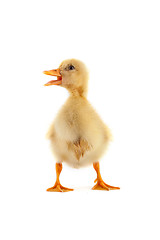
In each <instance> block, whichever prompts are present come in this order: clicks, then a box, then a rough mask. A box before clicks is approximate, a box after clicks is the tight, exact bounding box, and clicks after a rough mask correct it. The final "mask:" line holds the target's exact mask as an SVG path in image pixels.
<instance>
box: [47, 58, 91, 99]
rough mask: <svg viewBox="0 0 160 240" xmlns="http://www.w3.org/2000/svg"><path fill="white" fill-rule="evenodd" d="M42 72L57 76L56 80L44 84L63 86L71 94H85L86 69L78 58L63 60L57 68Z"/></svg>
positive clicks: (86, 82)
mask: <svg viewBox="0 0 160 240" xmlns="http://www.w3.org/2000/svg"><path fill="white" fill-rule="evenodd" d="M44 74H47V75H51V76H57V80H52V81H50V82H48V83H46V84H45V86H50V85H59V86H62V87H65V88H66V89H67V90H68V91H69V92H70V93H71V94H73V95H80V96H85V95H86V93H87V86H88V71H87V68H86V66H85V64H84V63H83V62H81V61H80V60H77V59H68V60H64V61H63V62H62V63H61V64H60V66H59V68H58V69H53V70H49V71H44Z"/></svg>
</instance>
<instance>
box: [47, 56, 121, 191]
mask: <svg viewBox="0 0 160 240" xmlns="http://www.w3.org/2000/svg"><path fill="white" fill-rule="evenodd" d="M44 73H45V74H47V75H51V76H57V80H52V81H50V82H48V83H46V84H45V86H50V85H59V86H62V87H65V88H66V89H67V90H68V91H69V93H70V96H69V98H68V100H67V101H66V103H65V104H64V105H63V107H62V108H61V110H60V112H59V113H58V115H57V117H56V119H55V120H54V122H53V124H51V127H50V129H49V131H48V133H47V137H48V139H49V140H50V143H51V149H52V151H53V153H54V155H55V157H56V175H57V178H56V182H55V185H54V186H53V187H51V188H48V189H47V191H50V192H65V191H72V190H73V189H70V188H66V187H63V186H62V185H61V184H60V180H59V176H60V173H61V171H62V163H63V162H65V163H67V164H69V165H70V166H71V167H75V168H79V167H83V166H87V165H90V164H93V167H94V169H95V171H96V173H97V179H96V180H95V182H96V185H95V186H94V187H93V188H92V189H93V190H107V191H109V190H115V189H120V188H119V187H113V186H110V185H108V184H106V183H105V182H104V181H103V180H102V177H101V174H100V167H99V159H100V157H101V156H102V154H103V153H104V151H105V150H106V148H107V146H108V143H109V141H110V136H111V135H110V132H109V129H108V128H107V126H106V125H105V124H104V123H103V121H102V120H101V119H100V117H99V116H98V114H97V113H96V112H95V110H94V109H93V107H92V106H91V104H90V103H89V102H88V101H87V98H86V94H87V85H88V71H87V69H86V66H85V65H84V64H83V63H82V62H81V61H79V60H76V59H69V60H65V61H63V62H62V63H61V64H60V66H59V68H58V69H55V70H50V71H44Z"/></svg>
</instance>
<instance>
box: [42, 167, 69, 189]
mask: <svg viewBox="0 0 160 240" xmlns="http://www.w3.org/2000/svg"><path fill="white" fill-rule="evenodd" d="M61 171H62V163H56V175H57V177H56V182H55V184H54V186H53V187H51V188H48V189H47V191H48V192H68V191H73V189H70V188H66V187H63V186H62V185H61V184H60V181H59V176H60V173H61Z"/></svg>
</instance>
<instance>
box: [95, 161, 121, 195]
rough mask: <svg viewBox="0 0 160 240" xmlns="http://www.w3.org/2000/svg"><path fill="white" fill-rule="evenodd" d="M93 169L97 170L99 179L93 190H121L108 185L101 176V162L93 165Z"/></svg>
mask: <svg viewBox="0 0 160 240" xmlns="http://www.w3.org/2000/svg"><path fill="white" fill-rule="evenodd" d="M93 167H94V169H95V170H96V173H97V179H96V180H95V181H94V182H97V183H96V185H95V186H94V187H93V188H92V190H106V191H109V190H116V189H120V188H119V187H113V186H110V185H108V184H106V183H105V182H104V181H103V179H102V177H101V174H100V167H99V162H95V163H93Z"/></svg>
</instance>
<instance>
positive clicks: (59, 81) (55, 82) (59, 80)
mask: <svg viewBox="0 0 160 240" xmlns="http://www.w3.org/2000/svg"><path fill="white" fill-rule="evenodd" d="M43 73H44V74H46V75H50V76H56V77H57V80H51V81H49V82H48V83H46V84H44V86H51V85H61V84H62V75H61V74H60V69H59V68H57V69H53V70H49V71H44V72H43Z"/></svg>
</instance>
